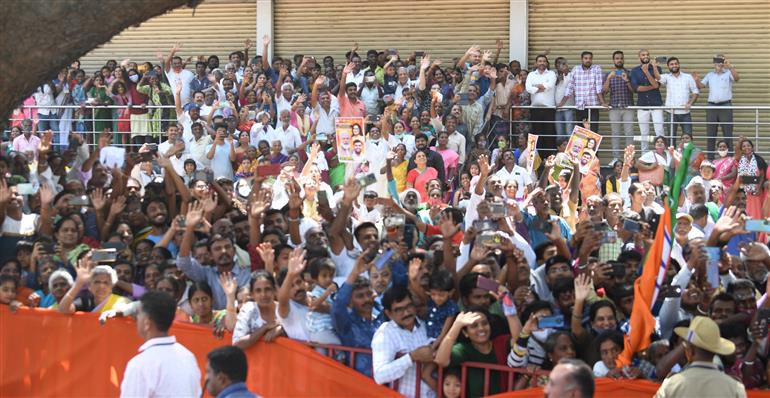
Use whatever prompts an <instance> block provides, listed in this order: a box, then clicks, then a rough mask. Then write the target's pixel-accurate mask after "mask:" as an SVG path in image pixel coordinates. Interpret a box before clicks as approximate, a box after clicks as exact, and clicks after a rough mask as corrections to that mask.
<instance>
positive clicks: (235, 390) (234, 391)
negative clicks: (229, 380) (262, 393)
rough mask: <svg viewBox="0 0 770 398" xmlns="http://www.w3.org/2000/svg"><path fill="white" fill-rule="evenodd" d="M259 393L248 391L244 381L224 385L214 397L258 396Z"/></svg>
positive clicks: (245, 397) (252, 397)
mask: <svg viewBox="0 0 770 398" xmlns="http://www.w3.org/2000/svg"><path fill="white" fill-rule="evenodd" d="M258 397H259V395H257V394H254V393H253V392H251V391H249V389H248V388H247V387H246V383H244V382H240V383H233V384H230V385H229V386H227V387H225V388H224V390H222V391H220V392H219V394H217V397H216V398H258Z"/></svg>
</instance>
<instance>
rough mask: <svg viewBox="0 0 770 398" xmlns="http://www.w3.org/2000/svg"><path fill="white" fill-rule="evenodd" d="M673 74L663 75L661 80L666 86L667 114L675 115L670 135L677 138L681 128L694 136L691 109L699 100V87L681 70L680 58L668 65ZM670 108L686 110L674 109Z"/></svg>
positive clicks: (672, 60) (669, 60)
mask: <svg viewBox="0 0 770 398" xmlns="http://www.w3.org/2000/svg"><path fill="white" fill-rule="evenodd" d="M666 64H667V65H668V70H669V71H670V72H671V73H666V74H664V75H662V76H661V77H660V79H659V82H660V84H662V85H664V86H666V108H669V109H666V112H670V113H673V114H674V118H673V121H672V123H673V128H672V129H671V130H670V134H671V135H672V136H675V135H676V134H677V132H676V130H677V128H678V127H679V126H681V127H682V132H684V133H688V134H690V136H692V115H691V114H690V107H691V106H692V105H693V104H694V103H695V101H697V100H698V94H699V93H700V92H699V91H698V86H697V85H696V84H695V79H693V77H692V75H690V74H689V73H684V72H682V71H680V69H679V58H676V57H671V58H669V59H668V62H667V63H666ZM670 108H684V109H673V110H671V109H670Z"/></svg>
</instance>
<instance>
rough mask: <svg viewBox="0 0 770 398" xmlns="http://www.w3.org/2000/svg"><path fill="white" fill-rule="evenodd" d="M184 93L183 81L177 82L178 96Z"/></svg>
mask: <svg viewBox="0 0 770 398" xmlns="http://www.w3.org/2000/svg"><path fill="white" fill-rule="evenodd" d="M181 93H182V81H181V80H177V81H176V95H179V94H181Z"/></svg>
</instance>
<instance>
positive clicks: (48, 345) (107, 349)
mask: <svg viewBox="0 0 770 398" xmlns="http://www.w3.org/2000/svg"><path fill="white" fill-rule="evenodd" d="M170 333H171V334H172V335H175V336H176V338H177V340H178V341H179V342H180V343H181V344H183V345H184V346H185V347H187V348H188V349H189V350H190V351H192V352H193V353H194V354H195V356H196V357H197V358H198V364H199V365H200V368H201V375H202V376H203V375H204V373H205V372H204V369H205V368H204V367H205V363H206V354H207V353H208V352H209V351H211V350H212V349H214V348H216V347H218V346H222V345H227V344H229V342H230V335H226V336H225V337H224V339H222V340H217V339H215V338H214V337H213V336H212V333H211V329H206V328H204V327H200V326H196V325H188V324H180V323H175V324H174V326H173V327H172V328H171V331H170ZM141 344H142V341H141V339H140V338H139V337H138V336H137V334H136V327H135V323H134V322H133V321H131V320H127V319H116V320H111V321H109V322H108V323H107V325H105V326H99V324H98V322H97V316H96V314H75V315H63V314H59V313H56V312H52V311H45V310H38V309H20V310H19V311H18V312H17V313H16V314H11V313H10V312H9V311H8V307H7V306H0V397H49V396H68V397H75V396H77V397H110V396H112V397H114V396H118V395H119V392H120V382H121V379H122V377H123V372H124V370H125V367H126V364H127V363H128V361H129V359H131V358H132V357H133V356H134V355H136V353H137V349H138V348H139V346H140V345H141ZM246 355H247V356H248V359H249V377H248V380H247V384H248V386H249V388H250V389H251V390H252V391H254V392H256V393H258V394H260V395H262V396H265V397H287V396H316V397H317V396H324V397H334V396H345V397H350V396H355V397H397V396H399V395H398V394H397V393H396V392H394V391H392V390H389V389H388V388H386V387H383V386H379V385H377V384H375V383H374V381H372V380H371V379H369V378H367V377H366V376H364V375H361V374H359V373H358V372H356V371H354V370H353V369H349V368H347V367H345V366H344V365H342V364H340V363H337V362H336V361H334V360H332V359H329V358H325V357H323V356H322V355H320V354H318V353H316V352H315V351H313V350H312V349H311V348H309V347H307V346H305V345H303V344H300V343H297V342H294V341H291V340H289V339H279V340H278V341H277V342H275V343H259V344H257V345H255V346H253V347H251V348H249V349H248V350H247V351H246ZM201 383H203V380H201Z"/></svg>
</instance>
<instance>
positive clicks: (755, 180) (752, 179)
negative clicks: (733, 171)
mask: <svg viewBox="0 0 770 398" xmlns="http://www.w3.org/2000/svg"><path fill="white" fill-rule="evenodd" d="M741 182H742V183H744V184H759V177H757V176H741Z"/></svg>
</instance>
